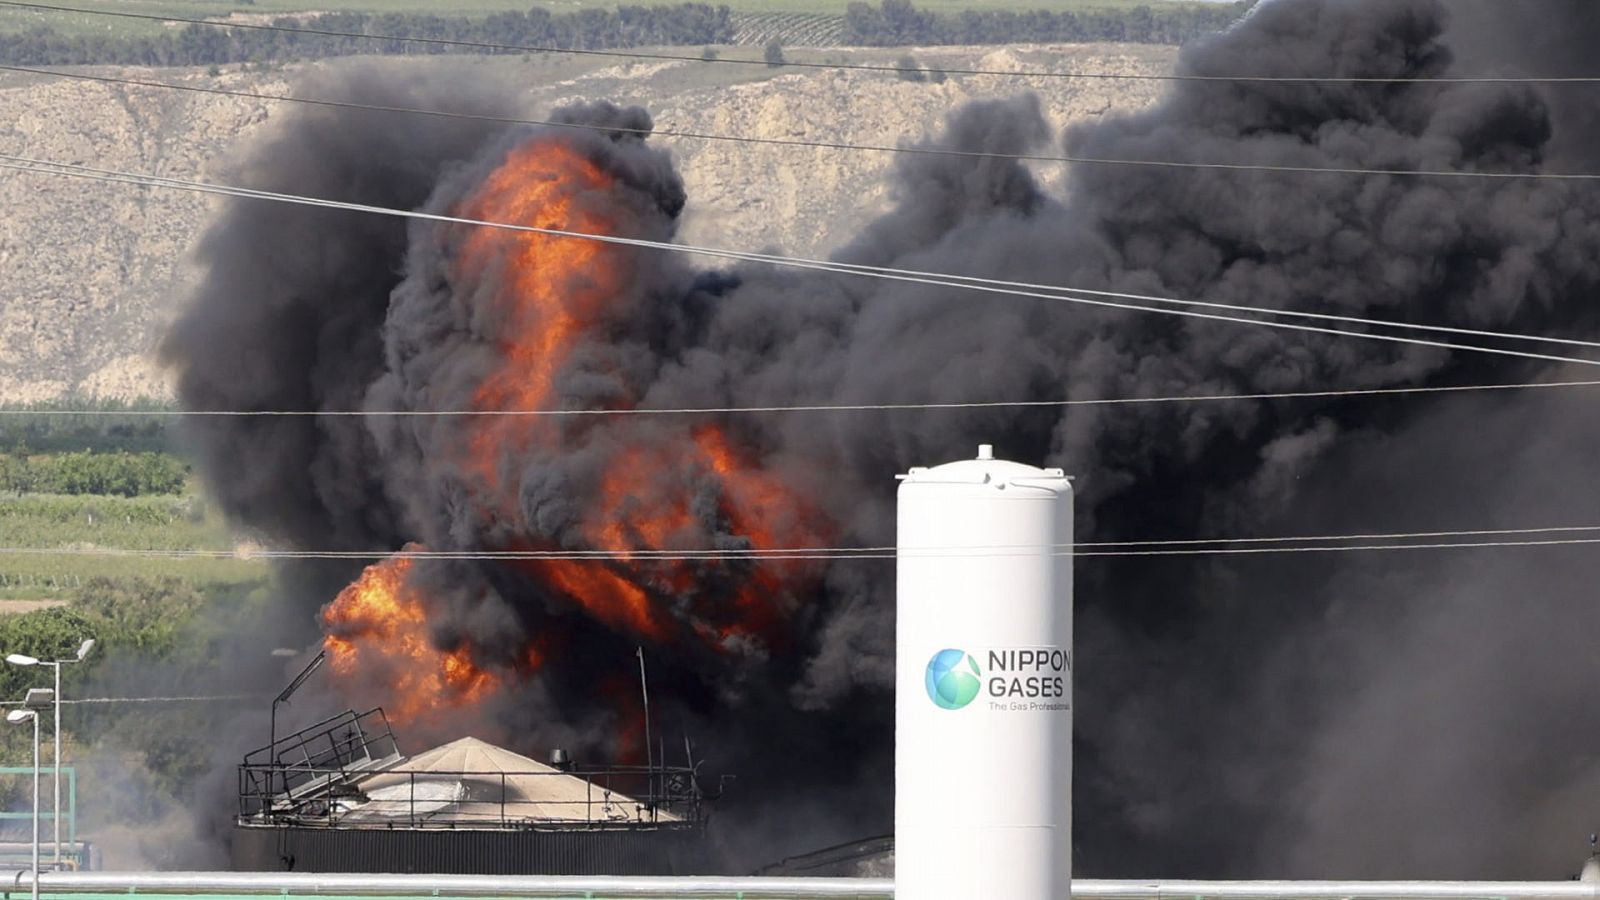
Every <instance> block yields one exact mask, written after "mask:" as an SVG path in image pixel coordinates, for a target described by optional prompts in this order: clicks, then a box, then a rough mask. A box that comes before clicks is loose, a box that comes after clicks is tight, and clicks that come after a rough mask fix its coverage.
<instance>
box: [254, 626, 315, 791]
mask: <svg viewBox="0 0 1600 900" xmlns="http://www.w3.org/2000/svg"><path fill="white" fill-rule="evenodd" d="M272 655H273V656H277V655H278V651H276V650H274V651H272ZM327 659H328V651H326V650H324V651H322V652H321V653H318V654H317V655H316V656H315V657H314V658H313V659H312V660H311V662H309V663H306V667H305V668H304V669H301V670H300V674H299V675H296V676H295V677H294V680H293V681H291V682H289V686H288V687H285V688H284V689H283V692H282V693H280V694H278V696H276V697H274V698H273V700H272V711H271V713H270V718H271V720H272V721H271V723H270V725H271V728H272V735H271V738H272V743H270V744H268V745H267V795H268V796H267V803H268V804H269V808H270V805H271V803H272V796H271V795H272V793H273V786H272V777H273V773H275V772H277V770H278V705H279V704H281V703H288V702H289V698H290V697H293V696H294V692H295V691H298V690H300V686H301V685H302V684H305V683H306V679H307V678H310V677H311V673H312V672H315V671H316V670H317V669H318V668H319V667H321V665H322V664H323V663H324V662H326V661H327ZM283 787H284V790H286V791H287V790H288V789H289V777H288V775H287V774H285V775H284V784H283Z"/></svg>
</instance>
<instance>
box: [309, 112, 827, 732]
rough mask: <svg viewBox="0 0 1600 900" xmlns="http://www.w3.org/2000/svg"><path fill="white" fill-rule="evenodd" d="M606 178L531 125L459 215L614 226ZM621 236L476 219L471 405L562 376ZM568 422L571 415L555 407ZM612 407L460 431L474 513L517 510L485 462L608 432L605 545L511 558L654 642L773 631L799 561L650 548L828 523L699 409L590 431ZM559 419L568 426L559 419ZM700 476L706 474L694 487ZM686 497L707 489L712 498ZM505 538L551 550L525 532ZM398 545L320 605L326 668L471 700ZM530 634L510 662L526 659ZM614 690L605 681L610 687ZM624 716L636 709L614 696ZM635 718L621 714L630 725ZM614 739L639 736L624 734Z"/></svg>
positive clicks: (623, 269)
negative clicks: (635, 426)
mask: <svg viewBox="0 0 1600 900" xmlns="http://www.w3.org/2000/svg"><path fill="white" fill-rule="evenodd" d="M617 187H618V185H617V182H616V179H615V178H614V177H613V176H612V175H611V174H610V173H608V172H606V171H605V170H604V169H603V168H602V167H601V166H600V165H598V164H597V163H596V162H595V161H594V160H592V159H590V158H589V157H588V156H586V155H585V154H584V153H583V152H582V151H581V150H580V149H579V148H578V147H577V146H576V145H575V144H573V143H571V142H569V141H568V140H566V139H563V138H560V137H550V136H543V137H540V138H536V139H534V140H531V141H528V142H526V143H524V144H523V145H521V146H519V147H517V148H515V149H514V150H512V151H511V152H510V153H509V154H508V155H507V157H506V159H505V161H504V163H503V164H502V165H501V166H500V167H499V168H497V169H496V170H495V171H494V172H493V173H492V174H490V175H489V176H488V177H487V178H486V179H485V180H484V181H483V183H482V184H481V185H479V187H478V188H477V189H476V190H475V191H474V192H473V193H472V195H471V196H470V197H469V198H468V199H467V200H466V201H465V202H464V203H463V204H462V205H461V206H460V208H458V210H457V214H458V215H460V216H463V217H466V218H472V219H481V220H487V221H495V222H508V223H517V224H523V225H529V226H534V227H538V228H545V229H552V230H557V231H565V232H584V233H594V234H616V233H618V232H619V230H625V229H623V228H622V226H621V225H620V223H621V222H622V221H624V220H627V219H628V218H629V217H630V215H629V214H628V213H627V212H626V207H625V206H624V205H623V204H622V203H621V202H619V200H618V199H617ZM632 252H633V251H631V250H630V249H629V248H626V247H622V246H619V245H612V244H605V243H599V242H595V241H587V240H582V239H578V238H572V237H564V236H561V235H553V234H539V233H529V232H514V231H508V230H505V229H494V228H481V227H479V228H475V229H473V230H472V231H470V232H468V233H467V234H466V236H465V237H464V238H463V240H462V242H461V246H460V249H459V252H458V254H457V256H456V259H455V266H456V270H455V277H456V279H457V282H458V290H465V291H483V290H491V291H493V293H492V295H490V296H487V297H482V298H478V297H469V298H468V306H469V307H470V308H471V309H473V310H474V311H475V314H481V321H479V320H476V319H475V322H474V326H475V327H481V328H482V329H483V330H484V331H485V332H486V333H488V334H489V335H490V336H491V337H492V338H493V339H494V340H495V341H496V344H495V350H496V352H497V354H498V358H499V365H498V366H497V367H496V368H495V369H494V370H493V371H492V372H491V373H490V374H489V375H488V376H487V377H485V378H484V379H483V381H482V382H481V383H480V384H479V386H478V388H477V390H476V392H475V394H474V396H473V400H472V402H473V407H474V409H477V410H480V411H512V410H532V409H550V408H555V407H557V406H559V403H560V399H561V398H560V396H559V393H560V391H559V379H560V376H561V374H562V372H563V371H564V370H565V369H566V367H567V366H568V364H569V363H570V362H572V360H573V354H574V351H575V350H577V349H578V347H579V346H580V345H582V344H583V343H584V342H585V341H588V342H590V343H592V344H593V343H598V342H601V341H603V337H601V336H600V335H598V334H597V332H598V331H599V329H600V328H602V327H603V326H604V325H605V323H606V321H607V318H606V317H607V316H608V315H609V316H615V315H617V314H618V310H617V308H616V307H617V299H618V298H619V297H620V296H622V295H623V291H624V288H625V287H626V286H627V285H628V284H629V283H630V281H631V279H632V277H633V275H632V272H631V268H632V265H631V260H632V257H631V253H632ZM569 424H570V423H569ZM612 427H616V423H591V422H584V423H581V424H571V427H567V426H565V425H563V424H561V423H558V422H557V421H556V420H553V419H535V420H531V421H530V420H528V419H525V418H518V417H505V418H501V417H486V418H483V419H479V420H476V424H474V425H472V426H470V431H468V432H467V434H466V435H465V437H464V443H465V446H464V447H463V448H462V452H463V454H464V457H465V462H466V466H465V468H466V470H467V471H468V472H470V473H472V475H473V476H474V477H476V479H477V480H478V483H477V484H476V485H473V486H470V487H471V495H472V498H473V501H474V503H476V504H477V506H478V508H479V510H480V513H481V514H482V515H483V516H485V517H486V518H488V519H490V520H493V521H498V522H501V523H504V522H512V521H515V515H516V509H517V496H516V491H515V489H514V487H513V488H512V489H509V490H508V489H507V488H508V487H511V486H508V485H505V484H503V483H502V482H503V475H502V473H501V472H500V471H499V469H498V466H499V465H501V464H502V463H503V461H505V460H515V459H517V458H519V457H520V456H522V455H523V454H524V453H530V452H535V451H543V452H547V453H548V452H552V451H556V452H558V451H560V450H561V449H562V448H563V447H565V446H569V442H572V441H585V446H590V445H591V444H592V445H593V446H605V445H606V443H616V444H618V445H621V446H623V447H624V449H620V450H617V451H613V452H612V453H611V456H610V458H608V459H607V460H606V461H605V465H604V467H603V471H602V472H601V473H600V476H599V480H598V483H597V485H596V492H595V494H594V496H592V497H586V498H583V502H584V506H583V509H584V513H583V515H582V517H581V520H580V524H579V529H578V534H579V535H580V536H581V538H582V540H583V542H585V543H586V544H587V545H588V546H587V548H588V549H594V550H603V551H609V554H608V555H607V558H596V559H581V560H577V559H536V560H523V561H520V562H518V563H516V564H515V565H517V566H518V568H519V569H520V570H521V571H522V572H524V573H525V574H526V575H527V576H529V577H531V578H532V579H534V580H535V581H536V582H537V583H539V584H541V585H543V586H544V587H545V588H547V589H549V590H551V591H554V592H556V593H559V594H561V595H563V596H565V597H566V598H568V599H569V600H570V601H571V602H573V603H575V604H577V605H578V606H580V607H581V608H582V609H583V610H584V612H585V613H587V614H588V615H589V616H590V617H592V618H593V619H594V620H595V621H597V622H600V623H602V624H604V625H605V626H607V627H608V628H610V629H612V630H614V631H617V632H620V633H623V634H626V635H629V636H630V637H642V638H647V639H649V640H651V641H653V642H660V643H675V642H681V641H694V642H697V643H701V644H709V645H710V646H712V647H714V648H716V649H719V650H723V649H727V648H728V646H730V644H729V642H730V641H732V640H734V639H746V638H758V639H762V640H765V641H766V642H767V644H768V645H769V646H776V645H778V644H780V643H781V641H782V634H783V632H784V630H785V629H784V627H783V626H784V624H785V622H786V620H787V617H788V615H789V614H790V613H791V612H792V611H793V605H794V603H795V602H796V601H795V599H794V598H795V596H796V592H795V591H794V590H793V589H792V587H791V585H792V584H793V583H804V580H805V579H806V578H807V577H808V575H807V569H805V568H803V567H805V566H810V565H812V564H809V563H800V562H796V561H773V560H750V559H738V558H734V559H705V560H700V559H696V560H681V559H680V560H662V559H654V558H652V556H653V554H652V553H651V552H650V551H671V550H691V549H704V548H706V547H707V546H708V544H709V542H710V540H711V539H712V537H713V536H714V535H719V534H720V535H736V536H739V537H742V538H743V539H744V540H745V541H747V542H748V546H749V547H750V548H752V549H755V550H770V549H775V548H781V547H796V546H807V545H812V544H814V543H816V542H818V541H820V540H823V539H825V534H826V528H825V527H824V526H822V525H819V524H818V522H819V521H820V520H819V518H818V517H817V516H816V515H815V514H814V513H813V512H812V511H811V508H810V506H809V505H808V504H807V503H806V502H805V501H804V500H803V498H801V497H799V496H797V493H796V491H795V490H794V489H793V488H791V487H790V486H788V485H786V484H785V483H784V482H783V481H782V480H781V479H780V478H778V477H777V476H776V475H774V474H773V473H771V472H768V471H765V470H763V468H762V467H761V466H760V465H759V463H758V462H757V461H755V460H754V459H753V458H752V457H750V456H749V455H747V454H745V453H743V452H741V450H740V449H739V448H738V446H737V444H736V442H735V441H734V440H733V439H732V438H731V437H730V435H729V434H728V432H726V431H725V430H724V429H722V428H721V427H719V426H716V425H704V426H702V427H699V428H697V429H695V430H694V431H693V432H691V433H689V434H682V435H680V436H679V437H678V438H677V439H676V440H675V441H674V440H672V439H670V432H669V433H668V437H669V439H662V438H661V436H660V435H656V436H654V437H652V438H651V439H648V440H646V439H642V438H635V439H634V440H633V441H631V442H624V441H620V440H619V441H614V442H606V443H602V442H599V441H593V442H589V441H587V440H586V438H588V437H591V436H596V435H602V436H605V437H607V438H610V437H612V436H613V435H614V434H615V433H614V432H609V431H606V430H604V429H607V428H612ZM564 429H565V430H564ZM708 486H709V487H710V488H711V489H710V490H707V487H708ZM698 497H715V498H716V502H715V503H714V504H711V505H710V506H712V507H713V508H707V507H708V504H706V503H705V502H697V499H696V498H698ZM495 549H508V550H535V549H537V550H553V549H560V548H557V547H554V546H549V545H545V544H540V543H539V542H536V541H534V540H531V539H530V540H528V541H524V542H515V541H513V542H512V546H507V547H501V548H495ZM409 567H410V562H409V560H404V559H401V560H392V561H390V562H388V563H382V564H379V565H377V566H373V567H371V568H369V569H367V570H366V572H364V573H363V574H362V576H361V578H360V580H358V581H357V582H356V583H355V584H352V585H351V586H350V587H349V588H347V589H346V590H345V591H344V592H343V593H341V594H340V595H339V597H338V599H336V600H335V601H334V602H333V604H332V605H331V606H330V607H329V608H328V610H327V611H326V613H325V616H324V617H325V620H326V622H327V624H328V626H329V628H330V631H331V633H330V636H329V637H328V639H327V646H328V648H329V650H330V651H331V654H332V657H333V662H334V670H335V671H336V672H340V673H348V672H351V671H354V670H355V669H356V668H357V667H358V665H364V664H365V663H366V662H368V661H369V659H376V660H381V661H386V662H388V663H390V664H391V666H392V668H393V669H395V670H396V672H397V673H399V674H397V676H396V678H395V679H393V681H392V685H393V689H394V694H395V695H396V697H397V699H398V704H397V705H396V715H395V718H396V719H397V720H401V721H404V720H406V719H409V718H411V717H414V716H416V715H418V714H419V713H422V712H424V711H426V710H429V709H430V708H437V707H439V706H440V705H441V704H444V705H470V704H474V703H477V702H479V701H481V700H482V699H483V698H484V697H486V696H487V695H488V694H489V693H490V692H492V691H494V690H495V689H496V688H497V687H499V685H500V682H499V680H498V678H497V677H496V676H495V675H491V674H489V673H486V672H485V671H483V670H482V669H480V668H478V667H477V666H475V665H474V664H473V660H472V659H471V656H470V654H469V653H468V652H467V651H466V650H464V649H457V650H444V649H440V648H436V647H433V646H432V645H431V644H430V643H429V640H428V631H427V627H426V623H425V621H424V609H423V606H422V604H421V603H419V602H418V601H417V598H416V597H414V596H410V595H409V592H408V588H407V586H406V583H405V582H406V578H405V576H406V572H407V571H408V570H409ZM544 658H545V654H544V653H543V652H542V651H540V650H538V649H536V648H533V647H530V648H528V651H527V653H526V663H527V664H526V666H525V667H524V666H522V665H521V664H519V665H518V667H517V668H518V671H519V672H531V671H534V670H537V669H538V668H539V665H540V663H541V662H542V661H543V659H544ZM625 694H626V692H622V693H621V694H619V696H622V695H625ZM618 713H619V716H620V717H621V719H622V720H624V732H625V733H626V734H631V732H629V731H627V727H628V726H627V723H628V722H630V721H631V720H632V719H633V718H636V717H637V715H638V713H637V711H634V710H629V709H625V708H622V707H621V706H619V708H618ZM638 724H639V723H637V722H635V723H633V725H638ZM623 743H624V744H631V743H636V742H634V741H632V739H631V738H629V739H627V740H624V741H623Z"/></svg>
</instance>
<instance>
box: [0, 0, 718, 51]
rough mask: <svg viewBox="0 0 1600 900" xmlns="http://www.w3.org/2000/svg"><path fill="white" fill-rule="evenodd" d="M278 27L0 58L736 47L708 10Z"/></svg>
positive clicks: (0, 47)
mask: <svg viewBox="0 0 1600 900" xmlns="http://www.w3.org/2000/svg"><path fill="white" fill-rule="evenodd" d="M272 25H273V26H274V27H277V28H282V29H287V30H282V31H274V30H262V29H254V28H218V27H215V26H208V25H189V26H186V27H184V28H182V29H180V30H178V31H176V32H171V33H166V34H159V35H153V36H149V37H135V38H129V37H120V38H119V37H107V36H100V35H84V36H76V35H72V36H69V35H64V34H61V33H60V32H57V31H54V30H52V29H49V28H35V29H32V30H29V31H24V32H20V33H13V34H6V35H0V59H4V60H7V61H10V62H14V63H22V64H31V65H75V64H96V63H105V64H119V65H141V66H206V65H222V64H226V63H241V62H254V63H264V62H278V61H284V60H291V59H317V58H322V57H329V56H349V55H354V54H373V53H382V54H434V53H447V52H451V51H452V50H455V49H463V50H466V51H468V52H474V53H482V52H486V51H484V50H483V49H481V48H452V47H451V46H449V45H448V44H422V43H416V42H414V41H409V40H405V39H406V38H426V39H428V40H439V41H467V42H473V43H490V44H501V45H506V46H508V47H510V46H522V47H559V48H562V49H574V50H600V49H606V48H614V47H638V46H644V45H650V44H668V45H687V44H726V43H729V42H731V41H732V40H733V25H732V15H731V13H730V12H729V10H728V7H726V6H711V5H710V4H706V3H680V4H677V5H673V6H619V7H617V8H616V9H614V10H605V9H581V10H578V11H576V12H570V13H552V12H550V11H549V10H547V9H544V8H542V7H534V8H532V9H529V10H528V11H527V12H505V13H497V14H495V15H491V16H489V17H487V18H483V19H469V18H466V17H463V16H434V15H414V14H404V13H383V14H376V15H375V14H368V13H353V12H341V13H324V14H322V15H318V16H314V17H312V18H310V19H289V18H279V19H274V20H273V22H272ZM294 32H300V33H294ZM305 32H339V33H340V34H308V33H305ZM344 34H355V35H371V36H373V37H345V36H342V35H344ZM505 52H508V53H514V52H517V51H515V50H507V51H505Z"/></svg>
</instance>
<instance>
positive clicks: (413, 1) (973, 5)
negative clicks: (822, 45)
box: [0, 0, 1212, 37]
mask: <svg viewBox="0 0 1600 900" xmlns="http://www.w3.org/2000/svg"><path fill="white" fill-rule="evenodd" d="M669 2H670V0H669ZM849 2H850V0H721V2H717V0H712V5H726V6H728V7H729V8H730V9H732V10H733V11H734V12H740V13H821V14H833V15H841V14H843V13H844V10H845V7H846V6H847V5H849ZM52 5H62V6H71V7H78V8H82V9H90V10H106V11H117V12H126V13H140V14H145V15H153V16H179V17H183V18H191V19H193V18H209V17H218V16H230V15H237V16H243V17H248V18H247V19H245V21H252V20H263V19H265V18H267V17H270V16H273V15H281V14H288V13H309V12H367V13H382V12H395V13H429V14H435V15H447V16H468V17H473V18H477V17H482V16H486V15H488V14H490V13H496V12H506V11H508V10H526V9H528V8H530V7H533V6H542V7H544V8H546V9H549V10H551V11H552V12H574V11H576V10H580V9H586V8H588V9H615V8H616V7H617V6H618V5H619V4H618V3H617V2H615V0H606V2H602V0H501V2H496V0H467V2H464V3H442V2H440V0H323V2H317V0H255V2H253V3H249V4H244V3H239V2H236V0H54V2H52ZM627 5H659V0H633V2H632V3H630V4H627ZM915 5H916V7H917V8H918V9H925V10H930V11H933V12H946V13H948V12H959V11H961V10H965V9H986V10H987V9H994V10H1030V9H1045V10H1051V11H1058V12H1059V11H1065V10H1087V9H1129V8H1132V7H1135V6H1150V7H1163V6H1166V7H1172V6H1196V5H1199V6H1210V5H1212V4H1209V3H1196V2H1191V0H915ZM37 26H49V27H51V28H54V29H56V30H58V31H61V32H64V33H68V34H75V35H76V34H98V35H103V36H106V37H120V36H127V35H141V34H143V35H148V34H151V33H155V32H158V31H159V30H161V29H163V28H167V27H171V26H170V25H164V24H162V23H158V22H152V21H147V20H139V19H131V18H120V17H112V16H99V15H89V14H82V13H72V12H57V11H45V10H28V9H19V8H17V7H0V30H4V31H15V30H20V29H25V28H31V27H37Z"/></svg>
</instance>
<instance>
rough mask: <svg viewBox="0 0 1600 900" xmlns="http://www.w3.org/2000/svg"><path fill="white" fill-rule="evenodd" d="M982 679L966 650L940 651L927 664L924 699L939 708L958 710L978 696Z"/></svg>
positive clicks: (975, 662) (976, 665)
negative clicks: (926, 690) (926, 687)
mask: <svg viewBox="0 0 1600 900" xmlns="http://www.w3.org/2000/svg"><path fill="white" fill-rule="evenodd" d="M982 677H983V673H982V672H980V671H979V670H978V661H977V660H975V659H973V658H972V655H971V654H970V653H968V652H967V651H965V650H940V651H939V652H938V653H935V654H934V655H933V659H931V660H929V661H928V698H929V699H931V700H932V701H933V702H934V703H937V704H938V705H939V706H940V707H941V708H943V709H960V708H961V707H963V706H966V705H967V704H968V703H971V702H972V701H973V700H974V699H975V698H976V697H977V696H978V691H979V689H980V688H981V687H982V686H983V683H982V681H980V679H981V678H982Z"/></svg>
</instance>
